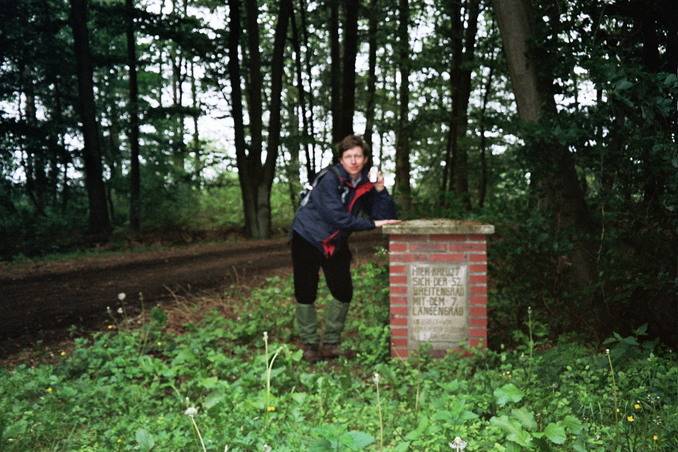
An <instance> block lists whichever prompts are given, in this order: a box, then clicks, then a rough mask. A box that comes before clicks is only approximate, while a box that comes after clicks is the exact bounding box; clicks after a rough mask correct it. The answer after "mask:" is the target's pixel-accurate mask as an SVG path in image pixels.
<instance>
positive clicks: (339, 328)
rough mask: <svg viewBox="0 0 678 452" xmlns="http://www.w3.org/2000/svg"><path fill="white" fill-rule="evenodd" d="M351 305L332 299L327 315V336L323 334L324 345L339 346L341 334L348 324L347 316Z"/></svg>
mask: <svg viewBox="0 0 678 452" xmlns="http://www.w3.org/2000/svg"><path fill="white" fill-rule="evenodd" d="M348 308H349V303H342V302H341V301H338V300H335V299H332V300H331V301H330V302H329V303H328V305H327V314H326V315H325V334H323V344H325V345H328V344H331V345H337V344H339V342H341V333H342V332H343V331H344V325H345V324H346V314H348Z"/></svg>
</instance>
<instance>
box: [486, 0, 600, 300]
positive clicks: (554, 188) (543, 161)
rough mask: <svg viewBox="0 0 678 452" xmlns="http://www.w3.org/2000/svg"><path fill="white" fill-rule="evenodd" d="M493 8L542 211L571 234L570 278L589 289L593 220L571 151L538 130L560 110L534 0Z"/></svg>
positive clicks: (497, 0) (498, 0) (497, 3)
mask: <svg viewBox="0 0 678 452" xmlns="http://www.w3.org/2000/svg"><path fill="white" fill-rule="evenodd" d="M493 6H494V12H495V16H496V19H497V24H498V26H499V31H500V34H501V38H502V41H503V47H504V53H505V55H506V60H507V64H508V72H509V76H510V79H511V85H512V87H513V92H514V95H515V101H516V104H517V109H518V115H519V117H520V119H521V120H522V121H524V122H525V123H526V124H527V125H528V126H529V127H526V130H529V131H533V132H535V133H526V134H525V135H524V137H523V138H524V139H525V142H526V144H525V155H526V156H527V160H528V164H529V165H530V173H531V177H532V182H533V185H534V187H535V189H536V191H537V193H538V195H539V198H540V202H541V209H542V211H543V212H544V213H546V214H549V215H550V216H551V217H552V218H553V219H554V223H553V228H554V230H556V231H570V232H571V239H572V243H573V248H572V252H571V256H570V259H571V262H572V266H571V269H572V279H571V282H572V286H573V287H576V288H578V289H580V290H582V291H585V290H588V289H589V288H590V287H591V283H592V282H593V278H594V269H595V268H594V261H593V256H592V254H591V243H590V242H589V241H588V239H587V236H588V234H589V233H590V232H591V231H592V220H591V217H590V212H589V210H588V206H587V204H586V201H585V199H584V192H583V190H582V187H581V185H580V182H579V179H578V177H577V172H576V169H575V166H574V161H573V159H572V156H571V154H570V152H569V149H568V148H567V146H566V145H564V144H562V143H561V142H559V141H558V139H557V137H555V136H553V135H550V134H549V133H545V132H541V133H540V132H539V131H538V130H539V125H541V126H542V127H543V130H552V129H553V124H552V123H550V121H552V120H553V118H555V117H556V116H557V111H556V103H555V99H554V96H553V89H552V86H553V79H552V78H550V79H549V77H548V75H549V73H548V71H539V72H538V71H537V68H536V61H538V60H537V58H536V54H535V49H536V47H535V46H536V45H537V44H536V42H538V39H537V24H536V22H535V18H534V12H533V10H532V5H531V1H530V0H515V1H509V0H494V1H493ZM551 77H552V76H551ZM591 301H593V299H591Z"/></svg>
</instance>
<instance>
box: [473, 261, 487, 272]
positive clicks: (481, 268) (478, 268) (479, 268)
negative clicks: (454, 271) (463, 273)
mask: <svg viewBox="0 0 678 452" xmlns="http://www.w3.org/2000/svg"><path fill="white" fill-rule="evenodd" d="M469 271H470V272H471V273H487V263H485V264H472V265H469Z"/></svg>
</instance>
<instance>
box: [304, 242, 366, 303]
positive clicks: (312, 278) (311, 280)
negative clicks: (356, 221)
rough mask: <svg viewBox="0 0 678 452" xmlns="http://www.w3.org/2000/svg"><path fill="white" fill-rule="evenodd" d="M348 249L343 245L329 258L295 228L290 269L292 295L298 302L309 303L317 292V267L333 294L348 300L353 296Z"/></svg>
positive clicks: (345, 300) (342, 300)
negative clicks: (292, 273) (291, 274)
mask: <svg viewBox="0 0 678 452" xmlns="http://www.w3.org/2000/svg"><path fill="white" fill-rule="evenodd" d="M352 258H353V256H352V255H351V250H349V248H348V246H343V247H341V248H340V249H338V250H336V251H335V252H334V254H332V256H330V258H329V259H328V258H327V257H325V255H324V254H323V253H322V252H320V251H319V250H318V249H317V248H316V247H315V246H313V245H312V244H311V243H309V242H308V241H307V240H306V239H304V238H303V237H302V236H300V235H299V234H297V233H296V232H294V234H293V236H292V269H293V270H294V296H295V298H296V299H297V303H302V304H312V303H314V302H315V300H316V297H317V296H318V281H319V279H320V269H321V268H322V269H323V274H324V275H325V282H326V283H327V287H328V289H330V293H331V294H332V296H333V297H334V298H336V299H337V300H339V301H341V302H342V303H350V301H351V299H352V298H353V281H352V280H351V260H352Z"/></svg>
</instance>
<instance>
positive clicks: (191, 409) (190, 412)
mask: <svg viewBox="0 0 678 452" xmlns="http://www.w3.org/2000/svg"><path fill="white" fill-rule="evenodd" d="M184 414H185V415H186V416H188V417H190V418H191V419H193V418H194V417H195V416H196V414H198V409H197V408H196V407H193V406H192V407H188V408H187V409H186V411H184Z"/></svg>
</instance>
